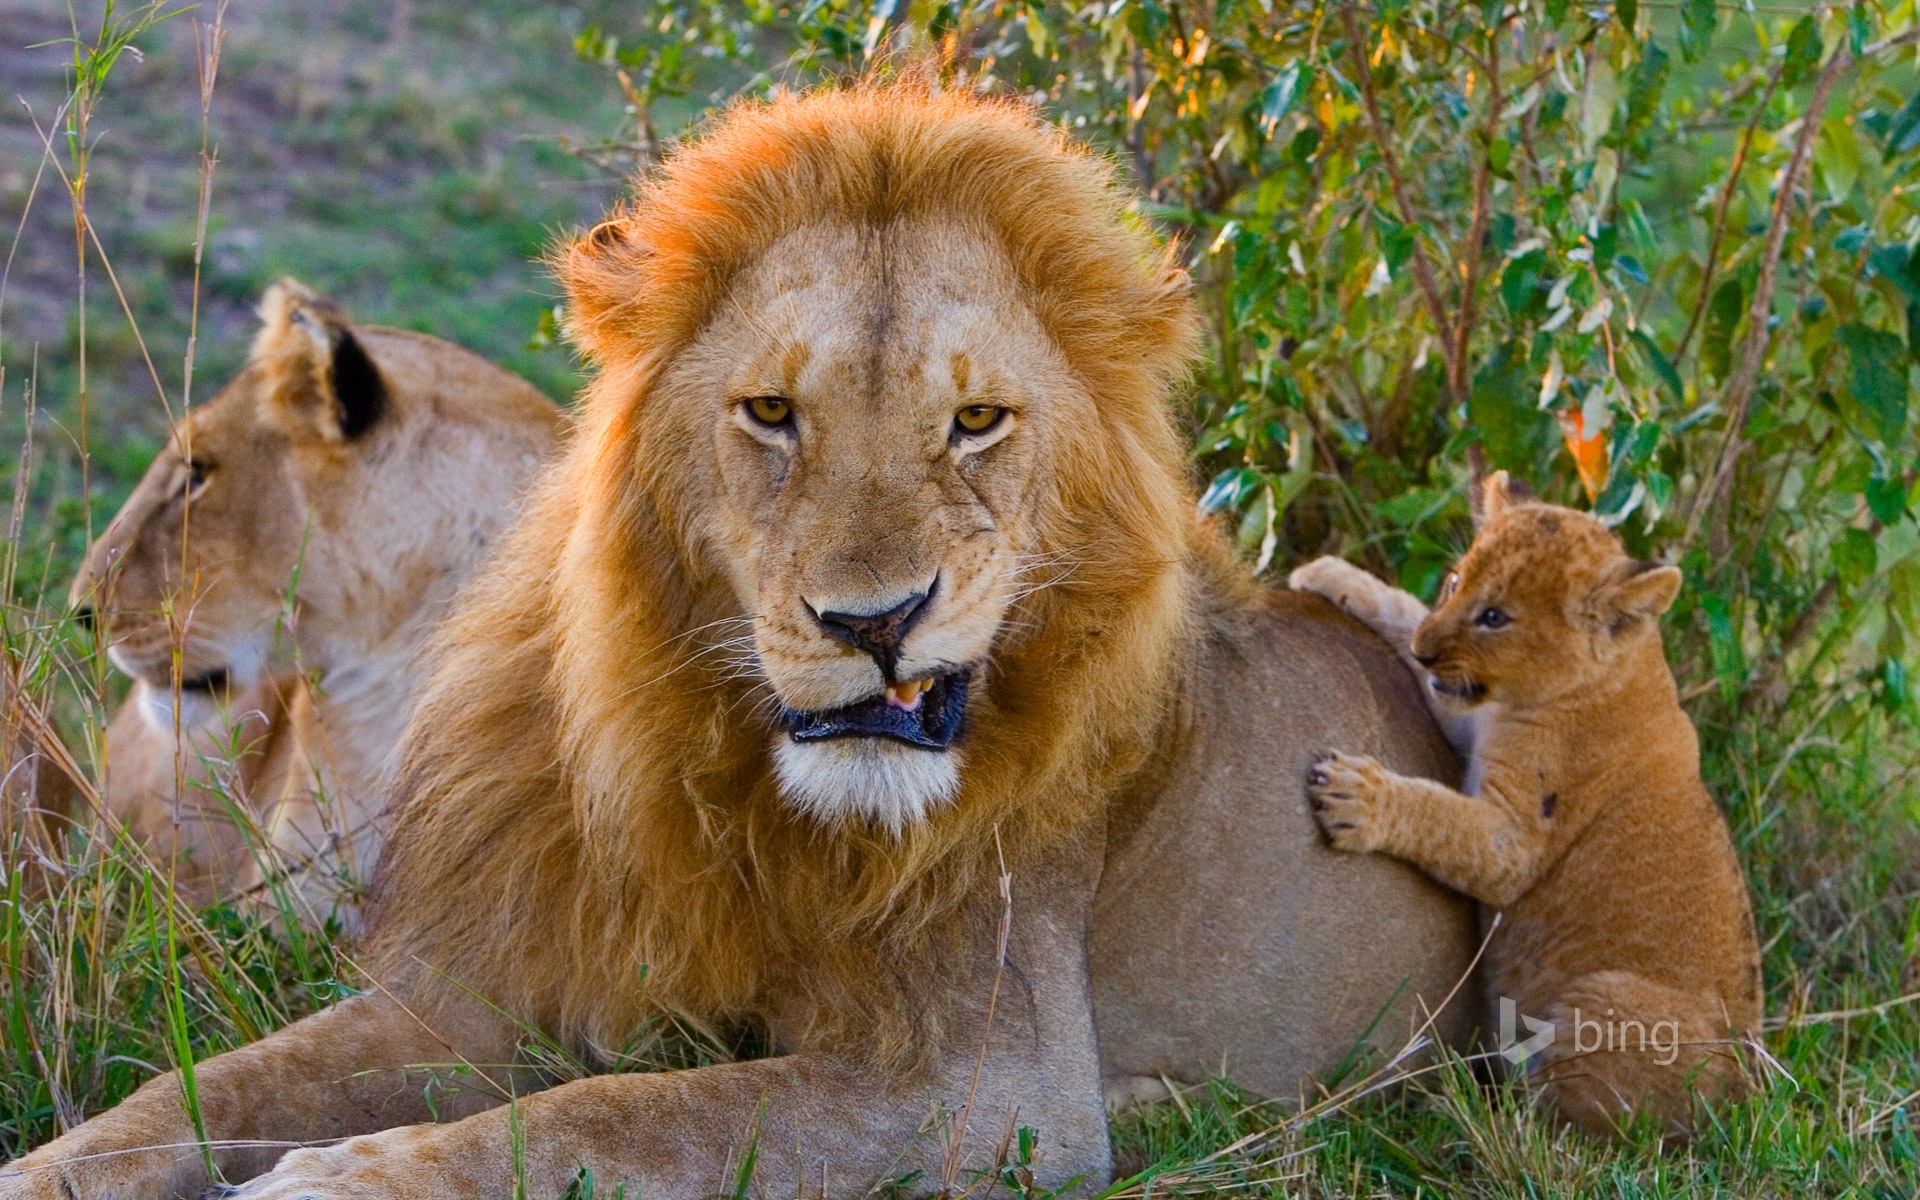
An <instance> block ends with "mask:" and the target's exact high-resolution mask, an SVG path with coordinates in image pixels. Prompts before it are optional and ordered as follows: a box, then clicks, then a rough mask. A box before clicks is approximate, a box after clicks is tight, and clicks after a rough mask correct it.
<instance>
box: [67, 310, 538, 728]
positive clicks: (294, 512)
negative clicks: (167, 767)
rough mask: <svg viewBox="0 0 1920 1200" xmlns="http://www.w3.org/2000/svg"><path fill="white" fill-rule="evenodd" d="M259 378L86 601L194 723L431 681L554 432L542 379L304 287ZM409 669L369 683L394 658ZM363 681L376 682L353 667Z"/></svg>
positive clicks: (188, 446) (158, 494)
mask: <svg viewBox="0 0 1920 1200" xmlns="http://www.w3.org/2000/svg"><path fill="white" fill-rule="evenodd" d="M261 313H262V316H263V318H264V324H263V326H262V328H261V330H260V333H259V335H258V337H257V338H256V340H255V342H254V346H253V353H252V356H251V358H250V359H249V361H248V363H247V365H246V367H245V368H244V369H242V371H241V372H240V374H239V375H237V376H236V377H235V378H234V379H233V380H232V381H231V382H230V383H228V384H227V386H226V387H224V388H222V389H221V390H220V392H219V393H218V394H216V395H215V396H214V397H213V398H212V399H211V400H209V401H207V402H206V403H205V404H203V405H200V406H199V407H197V408H195V409H193V410H192V411H190V412H189V413H187V414H186V416H185V417H183V418H182V419H181V421H180V422H179V423H178V425H176V426H175V428H174V430H173V434H172V436H171V437H170V438H169V439H168V441H167V444H166V446H165V447H164V448H162V450H161V451H160V453H159V455H158V456H157V457H156V458H155V459H154V461H153V464H152V465H151V466H150V467H149V468H148V469H147V473H146V474H145V475H144V476H143V477H142V478H141V480H140V482H139V484H138V485H137V486H136V487H135V488H134V490H133V494H132V495H131V496H130V497H129V498H128V500H127V502H126V504H125V505H124V506H123V507H122V508H121V510H120V512H119V513H118V514H117V515H116V516H115V517H114V519H113V521H112V522H111V523H110V524H109V525H108V527H107V529H106V530H105V532H103V533H102V534H101V536H100V537H99V539H98V540H97V541H96V542H95V543H94V545H93V546H92V547H91V548H90V549H89V551H88V553H87V558H86V561H85V562H84V563H83V564H82V568H81V571H80V573H79V576H78V577H77V578H76V579H75V580H74V585H73V591H72V600H73V603H74V604H75V605H76V606H77V609H78V611H79V613H80V615H81V616H82V618H83V619H86V620H94V621H97V622H98V624H99V627H100V629H101V632H102V634H103V635H104V637H105V639H106V644H107V652H108V654H109V656H110V657H111V658H112V660H113V662H114V664H115V665H116V666H117V667H119V668H120V669H121V670H123V671H125V672H126V673H127V674H129V675H131V676H133V677H134V678H136V679H139V680H141V681H143V682H145V683H147V684H148V685H150V687H151V688H153V689H156V690H157V691H158V692H160V693H161V694H166V693H168V692H169V691H170V690H171V689H172V687H174V686H175V685H176V684H178V685H179V687H180V688H181V692H182V701H183V703H184V704H185V706H186V710H187V711H186V712H185V713H184V717H185V719H187V720H189V721H199V720H202V719H205V718H208V717H210V716H211V715H212V714H213V713H214V711H215V710H216V708H217V706H216V705H215V704H214V703H213V701H214V700H215V699H216V697H215V696H214V695H213V694H212V693H213V692H215V691H216V690H218V689H222V688H224V687H225V686H226V684H227V683H228V682H229V681H231V682H232V683H234V684H238V685H242V686H247V685H252V684H255V683H257V682H259V681H260V680H261V679H263V678H265V677H266V676H268V675H278V674H283V673H287V672H291V671H301V672H314V673H318V674H321V675H331V678H330V679H329V683H328V686H329V688H331V689H332V690H333V691H335V692H336V693H337V694H339V695H342V696H347V695H350V694H351V693H352V691H353V689H354V688H356V687H362V686H365V685H366V684H367V681H369V680H372V681H374V682H379V681H381V680H384V679H389V678H391V677H392V676H393V675H394V674H395V673H397V672H403V671H404V670H406V669H407V668H409V667H411V666H412V665H413V664H412V663H411V661H410V659H411V647H413V646H415V645H417V643H418V640H419V639H418V638H417V637H413V636H411V632H410V631H412V630H414V629H415V627H416V626H421V625H422V624H423V623H425V622H430V621H431V619H432V617H433V616H435V615H437V614H436V613H435V611H434V606H435V605H437V604H440V603H443V602H444V601H445V599H446V598H447V596H448V594H449V593H450V592H451V590H452V588H453V586H454V585H455V583H456V582H457V581H458V580H459V579H460V578H461V577H463V576H464V574H465V573H466V570H467V568H468V566H470V564H471V562H472V561H473V560H474V559H475V558H476V557H477V556H478V554H479V553H480V552H481V550H482V548H483V546H484V544H485V542H486V540H487V536H488V535H489V534H490V533H491V531H492V529H493V527H494V526H495V525H497V524H498V523H499V522H500V521H501V520H502V519H504V517H505V514H507V513H508V512H510V511H511V509H512V501H513V499H514V498H515V497H516V495H517V493H518V491H519V489H520V488H521V487H522V486H523V484H524V482H525V481H526V479H527V478H528V476H529V474H530V473H531V471H532V470H533V469H534V468H535V466H536V465H537V464H538V463H539V462H540V461H541V458H542V457H543V455H544V452H545V451H546V449H547V448H548V447H549V446H550V445H551V443H552V440H553V438H554V435H555V431H556V426H557V424H558V421H559V414H558V413H557V412H556V411H555V410H554V408H553V406H552V405H551V404H549V403H548V402H547V401H546V399H545V398H544V397H542V396H540V395H539V393H537V392H535V391H534V390H533V389H532V388H531V387H530V386H528V385H527V384H525V383H524V382H522V381H520V380H518V379H515V378H514V377H512V376H510V375H507V374H506V373H505V372H503V371H500V370H498V369H497V368H495V367H493V366H492V365H491V364H488V363H486V362H485V361H484V360H482V359H479V358H478V357H476V356H474V355H471V354H469V353H467V352H466V351H464V350H461V349H459V348H458V347H455V346H451V345H448V344H447V343H444V342H439V341H437V340H435V339H431V338H425V337H422V336H420V335H417V334H410V333H402V332H399V331H395V330H385V329H377V328H356V327H355V326H353V325H351V324H350V323H349V322H348V320H347V318H346V316H345V314H344V313H342V312H341V311H340V309H339V308H338V307H336V306H335V305H333V304H331V303H330V302H328V301H326V300H325V299H323V298H321V297H319V296H317V295H315V294H314V293H312V292H311V291H309V290H307V289H306V288H304V287H302V286H301V285H299V284H297V283H294V282H293V281H291V280H288V281H284V282H282V283H279V284H276V285H274V287H272V288H271V289H270V290H269V291H268V293H267V295H266V298H265V299H264V301H263V302H262V306H261ZM383 654H384V655H389V656H391V657H393V658H394V659H396V660H397V661H395V662H392V663H389V664H386V665H384V666H379V667H377V668H370V666H369V664H371V663H372V662H373V661H374V660H376V659H377V658H378V657H379V656H381V655H383ZM356 666H357V667H360V668H361V669H360V670H359V671H358V672H357V673H351V672H350V673H349V674H341V673H342V672H349V669H350V668H353V667H356Z"/></svg>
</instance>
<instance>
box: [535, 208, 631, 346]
mask: <svg viewBox="0 0 1920 1200" xmlns="http://www.w3.org/2000/svg"><path fill="white" fill-rule="evenodd" d="M652 256H653V255H652V250H651V248H650V247H649V246H648V245H647V244H646V242H645V241H644V240H643V238H642V236H641V232H640V228H639V222H638V221H637V220H635V219H634V218H633V217H632V216H628V215H623V216H615V217H609V218H607V219H606V220H604V221H602V222H600V223H599V224H598V225H595V226H594V227H593V228H592V229H589V230H587V231H586V232H585V233H583V234H581V235H580V236H579V237H577V238H575V239H573V240H572V241H571V242H566V243H563V244H562V245H560V246H559V247H558V248H557V249H556V250H555V251H554V252H553V254H552V257H551V259H550V261H551V262H552V264H553V267H554V271H555V274H557V275H558V276H559V277H560V282H561V283H562V284H564V285H565V286H566V291H567V299H568V301H570V303H569V304H568V314H567V336H568V337H570V338H572V339H573V342H574V344H575V345H576V346H578V347H579V348H580V349H581V350H582V351H583V352H584V353H585V354H586V355H587V356H588V357H590V358H600V359H603V358H606V357H608V356H609V355H610V354H612V353H613V352H615V351H617V350H618V349H619V348H621V347H622V346H623V345H624V344H625V343H626V342H627V341H628V337H627V335H628V334H630V333H631V330H630V329H628V325H629V324H630V323H631V322H632V321H633V320H635V317H634V315H633V314H634V309H635V308H636V304H637V300H638V296H639V293H640V292H641V291H642V290H643V286H642V285H643V283H644V282H645V281H646V280H647V277H648V267H649V265H650V264H649V261H648V260H649V259H651V258H652Z"/></svg>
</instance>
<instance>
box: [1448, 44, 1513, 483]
mask: <svg viewBox="0 0 1920 1200" xmlns="http://www.w3.org/2000/svg"><path fill="white" fill-rule="evenodd" d="M1487 49H1488V51H1489V53H1488V54H1487V61H1486V71H1487V124H1486V140H1487V145H1485V146H1482V147H1481V153H1480V161H1479V163H1478V164H1477V165H1476V166H1475V167H1474V171H1473V218H1472V220H1470V221H1469V222H1468V223H1467V244H1466V260H1465V261H1464V262H1463V263H1461V265H1460V304H1459V310H1460V316H1459V318H1458V320H1456V321H1455V322H1454V327H1453V353H1452V354H1450V355H1448V356H1447V369H1448V370H1449V371H1457V372H1459V378H1457V379H1451V380H1449V381H1448V387H1449V389H1450V390H1451V391H1452V392H1453V394H1454V396H1455V398H1456V399H1457V398H1459V397H1462V396H1465V395H1466V393H1467V379H1466V375H1467V339H1468V338H1469V337H1471V336H1472V334H1473V318H1474V307H1475V305H1474V288H1475V285H1476V284H1478V283H1479V276H1480V243H1481V241H1482V240H1484V239H1485V238H1486V236H1487V187H1488V184H1489V183H1490V181H1491V180H1492V177H1493V154H1492V144H1493V135H1494V133H1495V131H1496V130H1497V129H1498V128H1499V124H1500V110H1501V109H1502V108H1505V107H1506V101H1505V99H1504V98H1503V97H1502V96H1501V93H1500V31H1499V29H1498V28H1496V29H1494V30H1493V31H1491V32H1490V33H1488V35H1487ZM1482 473H1484V470H1483V472H1482ZM1474 483H1475V485H1476V486H1477V485H1478V483H1479V480H1478V479H1477V478H1476V479H1475V480H1474Z"/></svg>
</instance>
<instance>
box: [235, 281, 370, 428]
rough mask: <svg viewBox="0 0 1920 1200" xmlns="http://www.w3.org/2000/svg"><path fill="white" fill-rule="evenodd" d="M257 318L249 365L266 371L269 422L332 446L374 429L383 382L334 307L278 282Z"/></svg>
mask: <svg viewBox="0 0 1920 1200" xmlns="http://www.w3.org/2000/svg"><path fill="white" fill-rule="evenodd" d="M260 320H261V325H260V332H259V334H258V335H256V336H255V337H254V339H253V356H252V359H251V361H252V362H253V363H255V364H257V365H259V366H260V367H262V368H264V370H265V372H266V378H267V397H266V401H265V403H266V404H267V406H268V408H269V413H268V415H269V416H270V417H272V418H273V419H274V420H275V421H276V422H278V423H279V424H280V425H281V426H283V427H284V428H286V429H287V431H288V432H289V433H290V434H292V435H293V436H295V437H299V438H302V439H309V440H319V441H324V442H333V443H336V444H337V443H342V442H350V441H352V440H353V439H354V438H357V437H359V436H360V435H361V434H363V433H365V432H366V431H367V430H369V429H371V428H373V426H374V425H376V424H378V423H379V421H380V418H381V417H382V416H383V415H385V413H386V409H387V383H386V380H385V379H384V378H383V377H382V376H381V374H380V368H379V367H377V366H375V365H374V361H373V359H372V358H371V357H370V356H369V355H368V354H367V350H366V347H365V346H363V345H361V344H360V339H359V338H357V337H355V336H354V333H353V326H352V325H351V324H349V323H348V321H347V314H346V313H344V312H342V311H341V310H340V306H339V305H337V304H335V303H333V302H332V301H331V300H328V299H326V298H324V297H322V296H320V295H318V294H317V293H315V292H314V291H313V290H312V289H311V288H308V287H307V286H306V285H304V284H302V283H299V282H297V281H295V280H292V279H282V280H281V281H280V282H278V283H276V284H274V285H273V286H272V287H270V288H268V289H267V294H266V295H265V296H264V297H263V298H262V299H261V301H260Z"/></svg>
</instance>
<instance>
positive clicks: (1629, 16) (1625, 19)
mask: <svg viewBox="0 0 1920 1200" xmlns="http://www.w3.org/2000/svg"><path fill="white" fill-rule="evenodd" d="M1613 15H1614V16H1616V17H1618V18H1620V28H1622V29H1624V30H1626V31H1627V32H1628V33H1632V32H1633V27H1634V25H1636V24H1637V23H1638V22H1639V20H1640V0H1619V2H1618V3H1616V4H1615V5H1614V6H1613Z"/></svg>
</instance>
